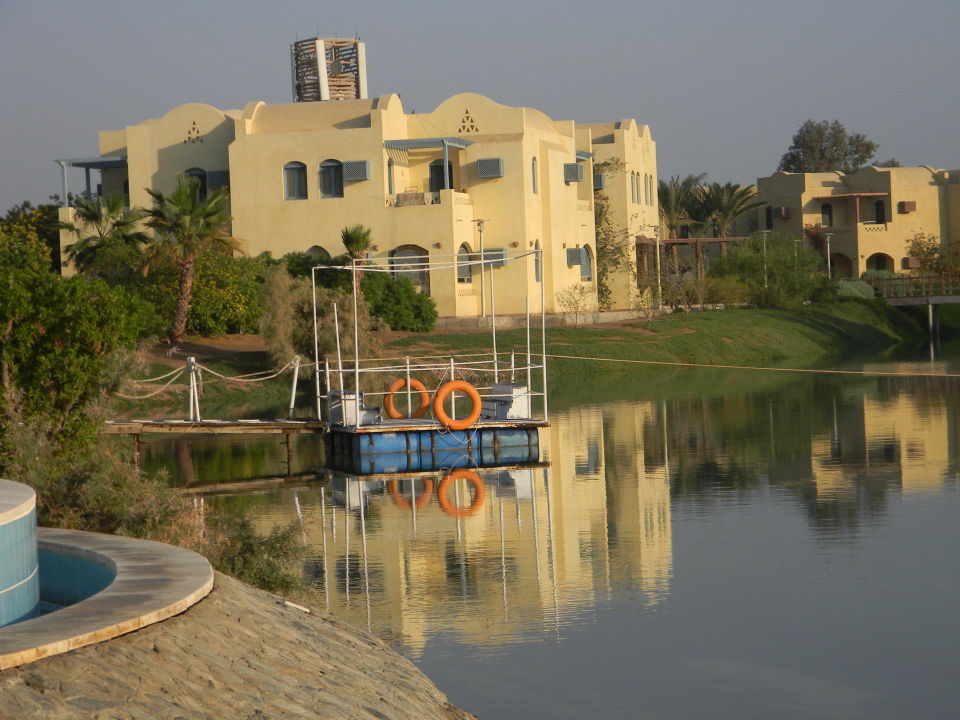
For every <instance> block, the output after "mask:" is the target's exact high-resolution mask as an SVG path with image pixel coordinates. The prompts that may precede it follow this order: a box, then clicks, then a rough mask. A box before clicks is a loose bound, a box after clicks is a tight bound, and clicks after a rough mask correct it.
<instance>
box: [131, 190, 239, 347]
mask: <svg viewBox="0 0 960 720" xmlns="http://www.w3.org/2000/svg"><path fill="white" fill-rule="evenodd" d="M147 192H148V193H150V196H151V197H152V198H153V207H152V208H150V209H148V210H147V211H146V215H147V217H148V218H149V219H148V220H147V225H148V226H150V227H151V228H152V229H153V230H155V231H156V232H157V237H156V238H155V239H154V240H153V241H152V242H150V243H149V244H148V245H147V265H146V267H147V268H148V269H149V268H152V267H154V266H155V265H156V264H157V263H163V262H169V263H172V264H173V265H174V266H175V267H176V268H177V270H178V271H179V274H180V279H179V287H178V290H177V302H176V305H175V306H174V310H173V322H172V324H171V327H170V341H171V342H177V341H178V340H179V339H180V338H182V337H183V336H184V334H185V333H186V331H187V316H188V314H189V312H190V299H191V296H192V293H193V279H194V273H195V271H196V262H197V257H198V256H199V255H200V253H202V252H203V251H205V250H216V249H220V250H222V251H224V252H234V251H236V250H237V249H238V243H237V241H236V239H235V238H232V237H230V236H229V235H228V234H227V233H226V231H225V230H224V225H226V224H227V223H228V222H230V216H229V214H228V213H227V208H226V205H227V195H226V193H225V192H224V190H223V189H222V188H220V189H217V190H214V191H213V192H212V193H210V194H209V195H208V196H207V197H206V198H203V197H202V196H201V193H200V181H199V180H198V179H197V178H189V177H185V176H183V175H181V176H180V177H179V178H178V180H177V187H176V189H175V190H174V191H173V192H172V193H171V194H170V195H169V196H167V195H164V194H163V193H162V192H159V191H157V190H151V189H150V188H147Z"/></svg>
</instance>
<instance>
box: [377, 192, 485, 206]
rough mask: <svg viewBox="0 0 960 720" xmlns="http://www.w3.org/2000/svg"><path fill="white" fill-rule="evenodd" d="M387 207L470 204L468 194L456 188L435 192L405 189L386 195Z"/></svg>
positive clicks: (471, 203) (471, 202)
mask: <svg viewBox="0 0 960 720" xmlns="http://www.w3.org/2000/svg"><path fill="white" fill-rule="evenodd" d="M386 205H387V207H395V208H403V207H416V206H418V205H467V206H472V205H473V201H472V200H471V199H470V195H468V194H467V193H465V192H457V191H456V190H439V191H437V192H420V191H419V190H406V191H404V192H402V193H396V194H394V195H387V196H386Z"/></svg>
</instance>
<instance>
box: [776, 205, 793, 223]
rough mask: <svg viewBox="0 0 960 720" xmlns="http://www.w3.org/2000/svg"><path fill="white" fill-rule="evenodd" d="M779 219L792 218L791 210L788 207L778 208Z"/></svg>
mask: <svg viewBox="0 0 960 720" xmlns="http://www.w3.org/2000/svg"><path fill="white" fill-rule="evenodd" d="M776 214H777V217H778V218H780V219H781V220H787V219H788V218H789V217H790V208H788V207H785V206H784V207H778V208H777V210H776Z"/></svg>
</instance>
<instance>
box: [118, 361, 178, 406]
mask: <svg viewBox="0 0 960 720" xmlns="http://www.w3.org/2000/svg"><path fill="white" fill-rule="evenodd" d="M185 372H186V370H184V369H183V368H180V369H179V370H177V372H176V374H174V376H173V377H171V378H170V380H168V381H167V382H165V383H164V384H163V385H161V386H160V387H158V388H157V389H156V390H154V391H153V392H150V393H147V394H146V395H126V394H124V393H122V392H120V391H119V390H117V391H116V392H115V393H114V395H116V396H117V397H122V398H123V399H124V400H146V399H147V398H152V397H153V396H154V395H159V394H160V393H162V392H163V391H164V390H166V389H167V388H169V387H170V386H171V385H173V383H174V382H175V381H176V380H177V378H179V377H180V376H181V375H182V374H183V373H185ZM164 377H169V373H168V374H167V375H165V376H164ZM131 382H140V383H144V382H147V381H146V380H133V381H131Z"/></svg>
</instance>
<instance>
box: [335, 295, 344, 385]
mask: <svg viewBox="0 0 960 720" xmlns="http://www.w3.org/2000/svg"><path fill="white" fill-rule="evenodd" d="M333 330H334V332H335V333H336V335H337V379H338V383H337V384H338V385H339V386H340V392H341V393H342V392H343V353H342V352H340V314H339V311H338V309H337V304H336V303H334V304H333ZM340 399H341V401H342V400H343V398H342V397H341V398H340Z"/></svg>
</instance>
